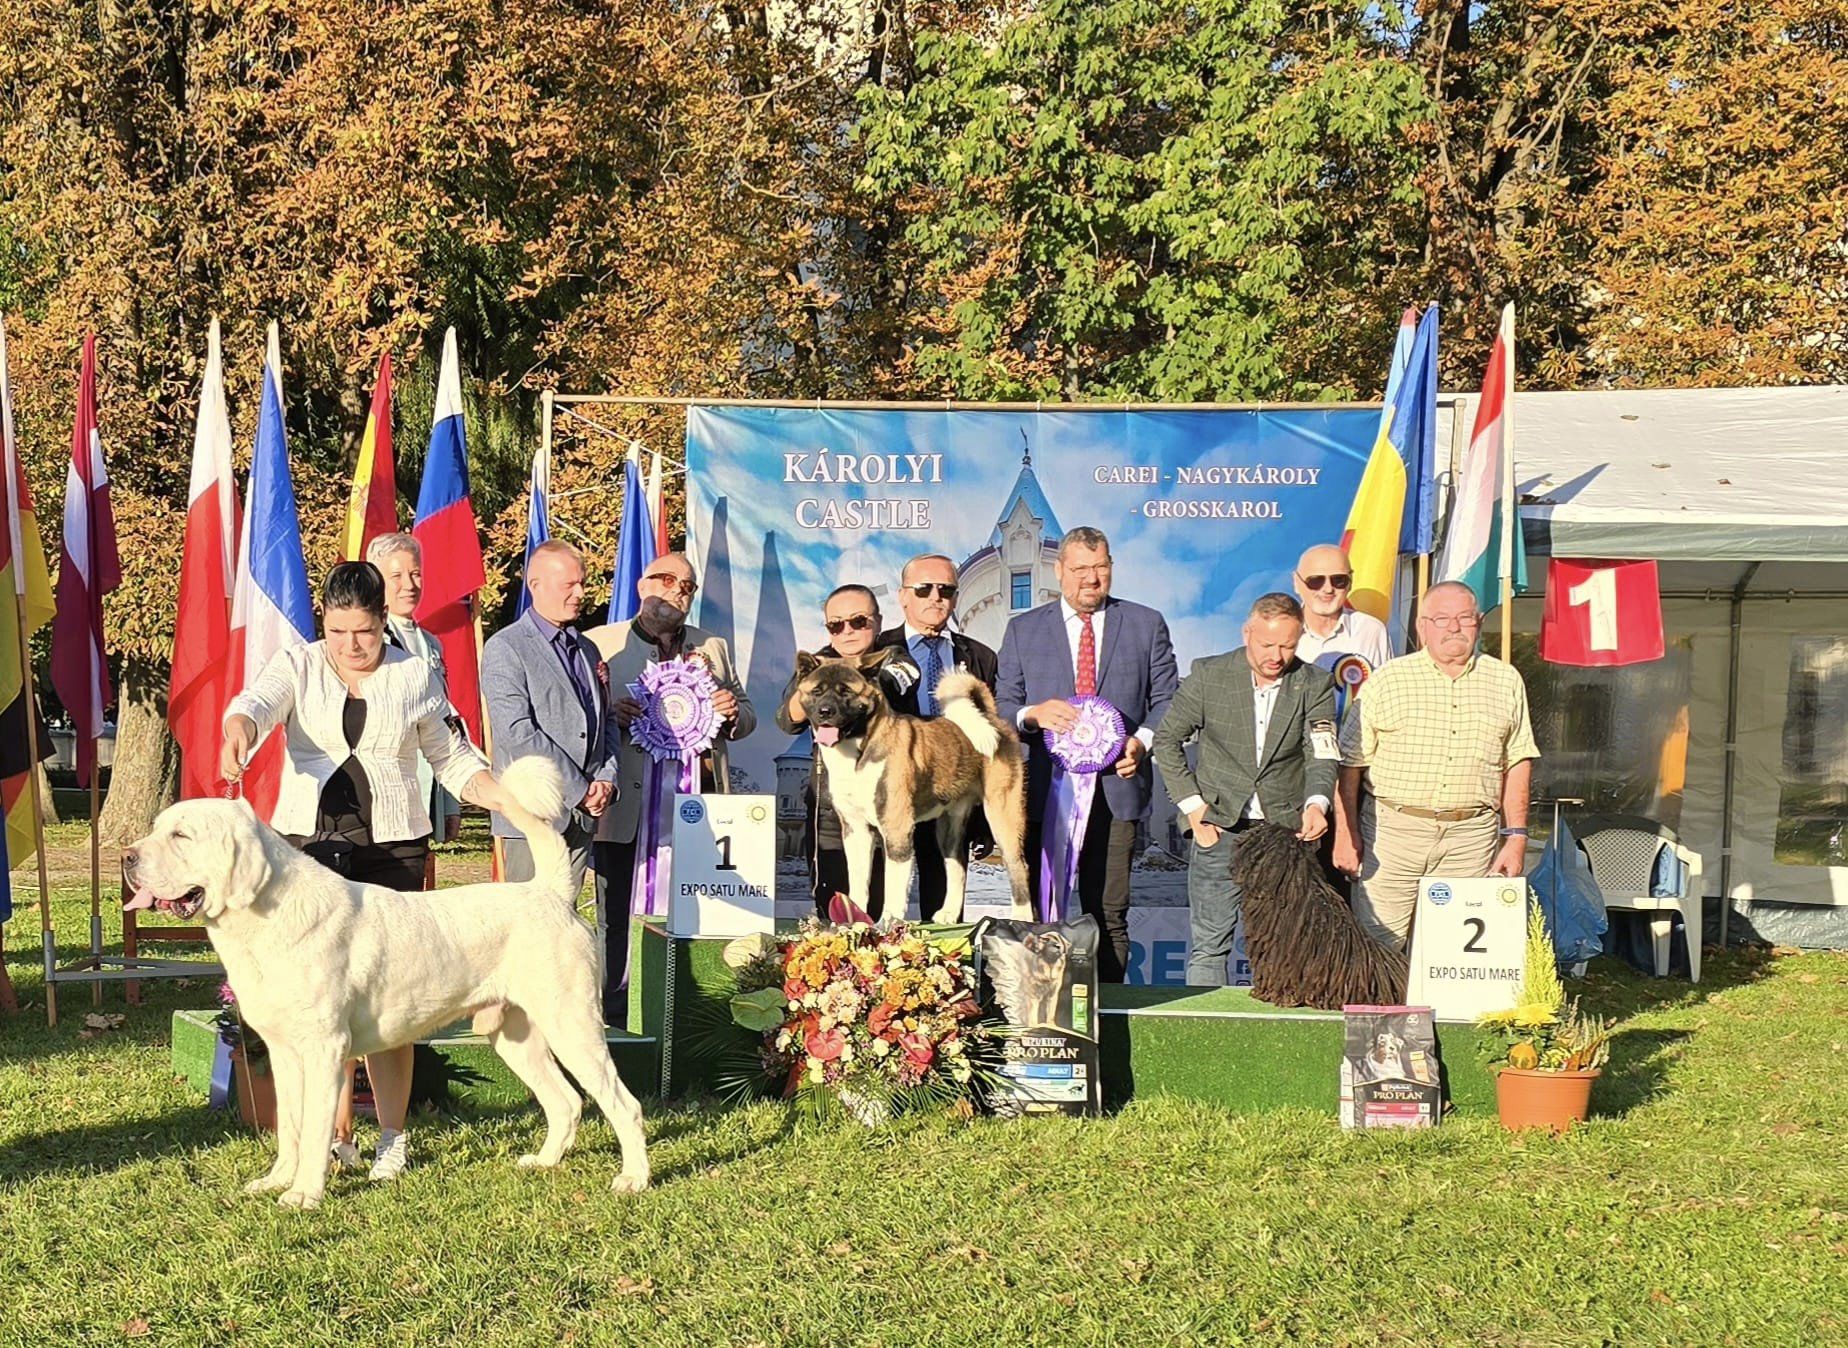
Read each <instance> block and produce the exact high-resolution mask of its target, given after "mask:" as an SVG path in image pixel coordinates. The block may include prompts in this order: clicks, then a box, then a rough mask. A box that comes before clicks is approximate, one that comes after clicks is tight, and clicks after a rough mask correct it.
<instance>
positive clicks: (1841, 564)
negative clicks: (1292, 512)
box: [1453, 387, 1848, 946]
mask: <svg viewBox="0 0 1848 1348" xmlns="http://www.w3.org/2000/svg"><path fill="white" fill-rule="evenodd" d="M1467 401H1469V402H1471V403H1473V402H1474V398H1473V397H1472V398H1470V399H1468V400H1467ZM1472 415H1473V408H1472V407H1460V408H1459V409H1458V415H1457V423H1458V424H1459V425H1460V426H1467V425H1468V424H1469V421H1470V418H1471V416H1472ZM1515 436H1516V439H1515V462H1516V466H1517V476H1518V478H1519V480H1520V491H1521V498H1522V503H1523V504H1522V507H1521V514H1522V518H1523V523H1524V527H1525V532H1526V537H1527V542H1528V547H1529V553H1530V557H1531V558H1532V563H1533V564H1532V566H1531V573H1530V580H1531V582H1532V584H1533V586H1534V595H1533V596H1530V597H1527V598H1524V599H1522V600H1520V601H1519V602H1518V603H1517V605H1516V613H1515V632H1516V634H1517V643H1519V642H1520V639H1521V634H1528V637H1529V638H1530V639H1531V635H1532V634H1533V633H1534V632H1536V631H1537V629H1538V627H1539V622H1540V601H1539V599H1538V598H1537V597H1536V596H1537V595H1538V593H1539V592H1540V591H1542V590H1543V589H1544V584H1545V560H1544V555H1545V554H1547V553H1551V554H1552V555H1555V556H1561V557H1581V558H1593V557H1595V558H1606V559H1610V560H1644V559H1654V560H1656V561H1657V562H1658V563H1659V570H1660V577H1661V588H1662V593H1663V623H1664V628H1665V635H1666V637H1667V641H1668V646H1669V652H1668V655H1667V657H1666V658H1665V659H1664V660H1662V661H1658V662H1654V664H1653V665H1650V666H1636V667H1632V668H1631V669H1629V670H1611V671H1607V670H1565V669H1562V668H1561V667H1558V666H1544V667H1540V666H1538V662H1537V661H1535V660H1533V659H1532V658H1531V657H1530V658H1529V660H1528V661H1527V662H1526V667H1527V668H1528V669H1529V671H1530V682H1534V681H1536V680H1538V681H1540V682H1543V683H1548V684H1549V685H1550V687H1549V688H1545V689H1536V699H1535V701H1536V717H1537V718H1539V717H1540V716H1541V715H1542V703H1543V702H1545V703H1546V704H1547V706H1548V708H1549V710H1548V711H1547V712H1546V713H1545V714H1546V715H1547V716H1548V717H1549V718H1550V722H1549V728H1550V730H1551V731H1552V736H1553V738H1554V740H1555V744H1554V745H1553V746H1551V747H1552V748H1553V750H1554V751H1553V752H1552V753H1550V754H1549V759H1550V760H1551V762H1550V763H1548V764H1543V766H1542V769H1541V777H1540V780H1541V781H1542V782H1543V783H1545V784H1546V788H1547V789H1548V790H1550V791H1551V792H1552V793H1554V794H1557V795H1580V796H1586V797H1589V798H1590V799H1591V800H1592V801H1593V802H1594V803H1595V804H1596V805H1599V806H1602V807H1603V808H1606V809H1621V810H1626V811H1629V812H1633V813H1644V814H1655V815H1658V816H1663V815H1672V816H1673V817H1669V818H1664V819H1663V822H1665V823H1668V824H1670V825H1671V826H1672V827H1674V828H1675V829H1676V830H1677V831H1678V832H1679V833H1680V835H1681V838H1682V841H1683V842H1685V843H1686V844H1688V845H1689V846H1691V847H1693V848H1694V849H1696V850H1697V851H1699V852H1700V853H1701V854H1702V855H1703V857H1704V858H1705V862H1706V871H1705V874H1706V884H1707V893H1708V896H1709V899H1710V900H1711V901H1713V902H1715V903H1717V904H1719V905H1720V907H1721V913H1720V915H1719V923H1720V926H1719V928H1718V930H1725V929H1726V928H1727V927H1730V928H1731V932H1730V934H1731V935H1732V936H1734V937H1737V936H1738V935H1740V934H1742V932H1741V929H1742V928H1743V929H1744V932H1745V933H1746V934H1756V935H1758V936H1761V937H1763V938H1764V939H1768V940H1773V941H1780V942H1788V943H1792V944H1803V945H1838V946H1839V945H1848V388H1841V387H1831V388H1788V389H1684V390H1649V391H1633V392H1630V391H1608V392H1575V393H1532V394H1520V395H1517V397H1516V399H1515ZM1460 438H1461V437H1455V438H1453V443H1454V439H1460ZM1519 655H1520V648H1519V646H1518V645H1517V658H1518V657H1519ZM1538 729H1539V727H1537V730H1538ZM1542 743H1543V746H1545V745H1546V738H1545V736H1544V734H1543V740H1542ZM1709 930H1716V929H1715V928H1711V927H1710V928H1709Z"/></svg>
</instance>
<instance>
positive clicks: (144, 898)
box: [122, 885, 154, 913]
mask: <svg viewBox="0 0 1848 1348" xmlns="http://www.w3.org/2000/svg"><path fill="white" fill-rule="evenodd" d="M153 906H154V891H153V890H151V889H149V888H148V887H147V886H146V885H143V886H142V887H141V888H140V889H137V890H136V891H135V897H134V898H132V899H130V900H129V901H128V902H127V903H125V904H123V905H122V911H123V912H125V913H132V912H136V911H138V910H140V909H142V908H152V907H153Z"/></svg>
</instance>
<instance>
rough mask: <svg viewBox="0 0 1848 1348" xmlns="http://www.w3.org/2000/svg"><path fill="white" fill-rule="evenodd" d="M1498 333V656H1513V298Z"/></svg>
mask: <svg viewBox="0 0 1848 1348" xmlns="http://www.w3.org/2000/svg"><path fill="white" fill-rule="evenodd" d="M1501 335H1502V338H1503V340H1504V341H1505V342H1506V343H1507V353H1508V355H1507V359H1506V360H1504V361H1503V362H1502V437H1501V440H1502V443H1501V449H1502V456H1501V473H1502V480H1501V487H1502V500H1501V511H1502V522H1501V523H1502V528H1501V610H1502V619H1501V658H1502V659H1503V660H1504V661H1509V660H1512V659H1513V658H1514V531H1515V530H1516V529H1518V528H1520V527H1521V512H1520V509H1519V507H1518V506H1517V505H1516V504H1515V499H1514V302H1513V301H1512V300H1510V301H1509V302H1508V303H1507V304H1506V305H1505V306H1503V308H1502V319H1501Z"/></svg>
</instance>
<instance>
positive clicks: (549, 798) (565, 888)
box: [500, 755, 577, 904]
mask: <svg viewBox="0 0 1848 1348" xmlns="http://www.w3.org/2000/svg"><path fill="white" fill-rule="evenodd" d="M500 784H501V789H502V790H503V791H504V792H506V794H507V797H508V807H507V809H506V810H505V811H504V813H505V814H506V816H507V821H508V822H509V823H511V824H512V825H513V826H514V827H515V828H517V829H519V830H520V832H522V833H524V834H525V835H526V844H527V846H528V847H530V848H531V849H532V854H533V880H534V883H536V884H540V885H543V886H545V887H546V888H547V889H553V890H556V891H557V892H558V894H559V895H560V896H561V897H562V898H565V899H566V900H568V901H570V902H572V903H573V904H575V903H576V901H577V895H576V894H573V893H572V892H571V853H570V852H569V851H567V850H566V848H565V839H564V835H563V833H561V832H560V828H561V826H562V825H563V823H564V821H565V812H566V810H567V809H568V808H569V806H568V803H567V802H566V800H565V779H564V777H563V776H561V775H560V773H559V771H558V769H557V767H555V766H554V765H553V764H551V763H549V762H547V761H546V760H545V759H543V758H540V757H538V756H536V755H534V756H529V757H526V758H517V759H515V760H514V761H513V762H512V763H509V764H508V765H507V769H506V771H504V772H502V773H501V775H500Z"/></svg>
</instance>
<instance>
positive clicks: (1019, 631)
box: [995, 528, 1180, 983]
mask: <svg viewBox="0 0 1848 1348" xmlns="http://www.w3.org/2000/svg"><path fill="white" fill-rule="evenodd" d="M1110 568H1111V560H1110V540H1109V539H1108V538H1106V537H1105V536H1104V535H1103V533H1102V532H1101V531H1100V530H1097V529H1090V528H1079V529H1073V530H1072V531H1071V532H1070V533H1068V534H1066V535H1065V537H1064V538H1063V539H1062V540H1061V541H1060V543H1059V558H1058V566H1057V573H1058V578H1059V594H1060V598H1059V599H1058V600H1056V601H1055V602H1053V603H1050V604H1042V605H1041V606H1040V607H1039V608H1036V609H1031V610H1029V611H1028V612H1026V613H1023V614H1021V615H1020V616H1019V617H1018V618H1015V619H1014V620H1013V621H1012V622H1010V623H1009V624H1008V625H1007V632H1006V633H1005V634H1004V635H1003V637H1002V639H1001V655H1000V661H999V670H998V672H997V675H996V680H995V701H996V702H997V703H998V704H999V706H1000V709H1001V714H1002V715H1003V716H1005V717H1010V718H1012V720H1013V721H1014V724H1015V725H1017V726H1018V727H1019V728H1020V732H1021V737H1022V738H1023V739H1024V740H1025V741H1026V742H1027V746H1028V757H1027V768H1028V786H1027V856H1028V858H1029V864H1030V865H1031V867H1032V870H1033V877H1034V885H1035V887H1036V890H1037V886H1038V884H1039V861H1038V858H1039V854H1040V836H1041V823H1042V821H1043V819H1044V818H1045V813H1046V798H1047V795H1048V793H1049V792H1050V789H1051V785H1052V756H1051V754H1049V753H1048V752H1047V750H1046V744H1045V739H1044V736H1043V735H1042V734H1041V732H1042V731H1046V730H1052V731H1060V730H1065V729H1067V728H1069V727H1070V726H1071V725H1072V723H1073V722H1074V720H1075V719H1076V716H1077V713H1076V712H1075V711H1074V710H1073V709H1072V704H1071V699H1072V698H1073V697H1077V696H1081V695H1095V696H1097V697H1101V698H1103V699H1104V700H1105V701H1107V702H1109V703H1110V705H1111V706H1113V707H1115V708H1116V709H1117V710H1118V711H1119V712H1121V713H1122V714H1123V721H1124V726H1125V729H1127V730H1128V732H1129V740H1128V743H1127V744H1126V745H1125V746H1124V750H1123V755H1122V757H1121V758H1119V759H1118V760H1117V762H1116V764H1115V766H1114V768H1106V769H1105V771H1104V773H1103V779H1102V781H1101V782H1100V783H1099V789H1098V792H1097V795H1096V796H1095V798H1094V800H1093V804H1092V806H1091V818H1090V822H1089V825H1088V826H1087V828H1086V830H1085V836H1084V838H1083V840H1082V843H1081V844H1080V852H1079V861H1078V903H1079V906H1080V907H1081V908H1082V909H1083V910H1084V911H1085V912H1087V913H1089V914H1091V915H1092V916H1093V917H1095V918H1096V919H1097V920H1098V923H1099V924H1100V925H1101V926H1102V927H1103V930H1104V935H1105V937H1106V938H1107V939H1106V940H1105V942H1104V948H1103V949H1102V950H1101V951H1100V952H1099V955H1098V976H1099V977H1100V978H1101V979H1103V980H1104V981H1106V982H1114V983H1120V982H1122V981H1123V973H1124V970H1125V968H1126V967H1127V966H1128V963H1129V868H1130V862H1131V861H1132V860H1133V857H1134V852H1135V845H1136V825H1137V823H1138V822H1139V821H1141V820H1143V819H1145V818H1147V817H1148V813H1149V799H1150V796H1151V794H1152V793H1153V790H1154V774H1153V772H1152V771H1151V769H1150V762H1151V759H1150V756H1149V747H1150V745H1151V743H1152V742H1153V741H1154V738H1155V727H1156V726H1157V725H1158V724H1159V723H1160V721H1161V717H1162V713H1163V712H1164V711H1165V710H1166V709H1167V706H1168V703H1169V701H1170V700H1171V699H1172V698H1173V697H1174V690H1175V688H1176V687H1178V686H1179V684H1180V676H1179V673H1178V671H1177V670H1176V668H1175V663H1174V646H1173V644H1172V643H1171V642H1170V641H1169V640H1168V624H1167V622H1166V621H1165V620H1164V619H1163V618H1162V616H1161V614H1159V613H1157V612H1156V611H1155V610H1154V609H1152V608H1148V607H1146V606H1145V605H1142V604H1132V603H1130V602H1129V601H1128V600H1125V599H1116V598H1113V597H1112V596H1111V594H1110ZM1036 898H1037V894H1036Z"/></svg>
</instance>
